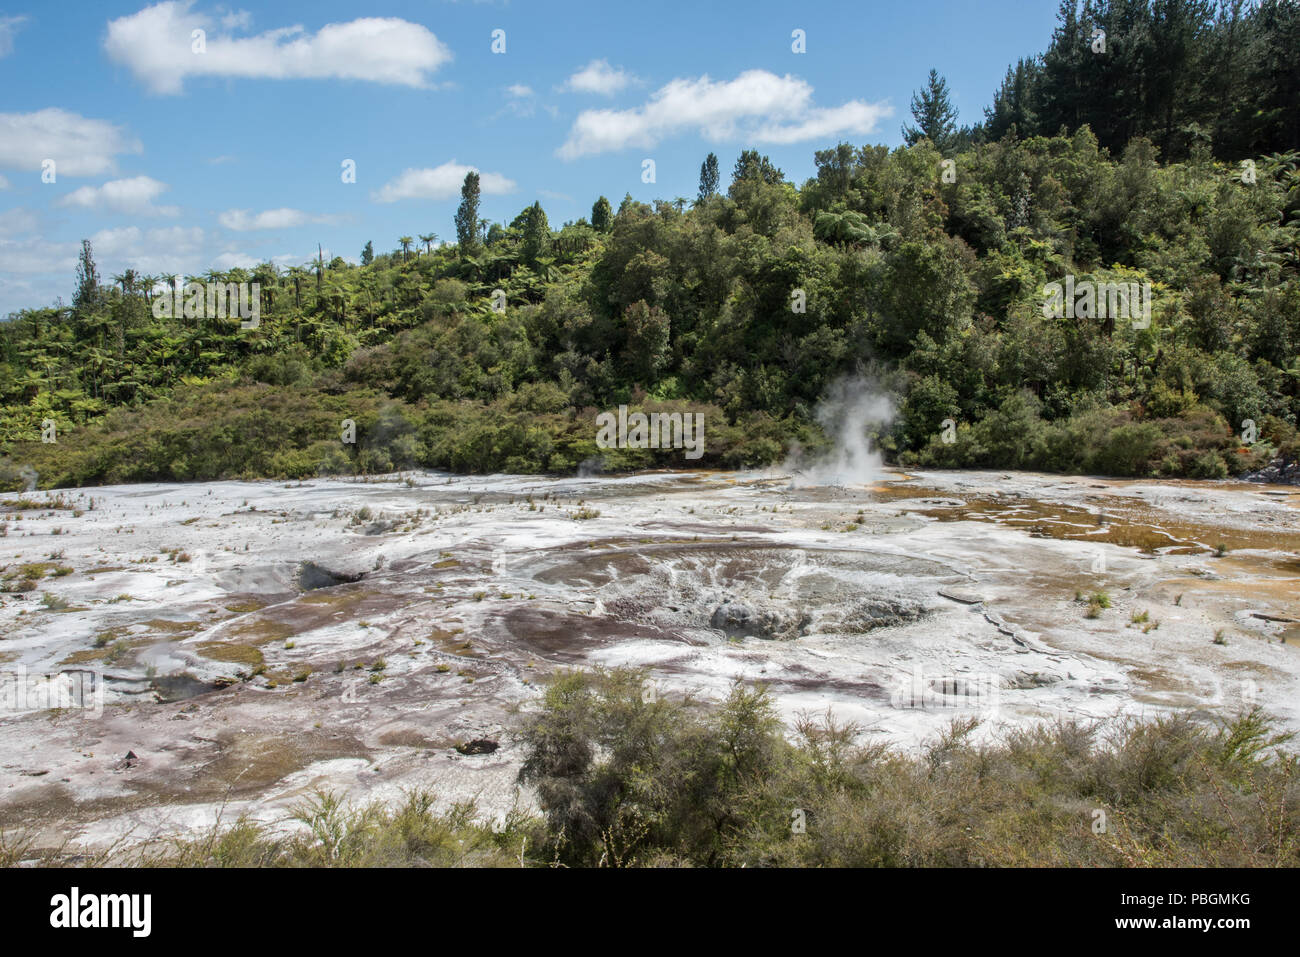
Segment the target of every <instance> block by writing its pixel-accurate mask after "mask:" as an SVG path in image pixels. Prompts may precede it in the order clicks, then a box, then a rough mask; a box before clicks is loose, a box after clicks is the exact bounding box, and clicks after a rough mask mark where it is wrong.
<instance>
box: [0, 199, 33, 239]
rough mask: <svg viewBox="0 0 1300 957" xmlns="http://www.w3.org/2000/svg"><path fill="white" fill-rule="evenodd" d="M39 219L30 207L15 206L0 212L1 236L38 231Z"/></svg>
mask: <svg viewBox="0 0 1300 957" xmlns="http://www.w3.org/2000/svg"><path fill="white" fill-rule="evenodd" d="M37 225H38V220H37V218H36V214H35V213H34V212H32V211H31V210H30V209H24V208H23V207H22V206H15V207H14V208H13V209H6V210H5V211H4V212H3V213H0V236H21V235H22V234H23V233H31V232H35V231H36V227H37Z"/></svg>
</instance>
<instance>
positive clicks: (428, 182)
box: [370, 160, 517, 203]
mask: <svg viewBox="0 0 1300 957" xmlns="http://www.w3.org/2000/svg"><path fill="white" fill-rule="evenodd" d="M470 170H473V171H474V172H476V173H478V174H479V190H480V191H481V192H482V193H483V194H485V195H487V196H503V195H505V194H506V193H513V192H514V191H515V187H516V185H517V184H516V183H515V181H514V180H512V179H507V178H506V177H504V176H502V175H501V174H500V173H484V172H482V171H480V170H479V169H477V168H476V167H473V166H461V165H460V164H459V163H457V162H456V161H455V160H448V161H447V162H446V163H443V164H442V165H441V166H436V167H434V168H433V169H407V170H403V171H402V174H401V175H400V176H398V177H397V178H396V179H393V180H390V181H389V182H387V183H385V184H384V185H383V187H382V188H381V189H379V190H378V192H375V193H372V194H371V196H370V198H371V199H373V200H374V201H375V202H377V203H395V202H397V201H398V200H401V199H451V198H452V197H453V196H459V195H460V188H461V186H462V184H464V182H465V174H466V173H468V172H470Z"/></svg>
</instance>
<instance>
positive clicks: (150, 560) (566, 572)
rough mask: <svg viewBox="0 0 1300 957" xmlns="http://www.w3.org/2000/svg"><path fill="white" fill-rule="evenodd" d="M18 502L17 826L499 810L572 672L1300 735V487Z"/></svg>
mask: <svg viewBox="0 0 1300 957" xmlns="http://www.w3.org/2000/svg"><path fill="white" fill-rule="evenodd" d="M0 522H3V528H2V529H0V531H2V532H3V535H4V537H3V538H0V565H3V566H4V567H3V571H0V576H2V577H3V578H4V583H3V585H4V591H5V593H4V594H3V595H0V679H3V680H2V681H0V828H3V829H5V830H6V831H10V832H12V831H15V830H19V831H24V832H27V833H29V834H32V835H34V836H35V837H36V838H37V841H38V843H39V844H41V845H44V846H62V845H65V844H72V845H83V844H84V845H88V846H104V845H106V844H109V843H111V842H113V841H120V840H124V839H125V840H130V841H136V840H145V839H150V838H156V837H162V836H168V835H175V834H185V833H192V832H193V831H195V830H197V829H200V828H204V827H207V826H209V825H210V824H211V823H212V822H213V821H215V820H218V819H222V820H231V819H233V818H234V817H236V816H238V815H240V814H249V815H251V816H254V817H257V818H259V819H262V820H265V821H283V820H284V819H285V817H286V811H287V809H288V808H290V807H292V806H293V805H294V804H295V803H297V802H298V801H300V800H301V799H302V798H303V797H305V796H307V795H308V794H310V793H311V792H312V791H313V790H314V789H317V788H322V787H324V788H330V789H334V790H336V791H339V792H342V793H345V794H346V795H347V796H348V797H350V798H351V799H353V800H354V801H365V800H371V799H389V798H393V797H396V796H397V795H399V794H400V793H401V792H402V791H403V790H404V789H409V788H413V787H426V788H430V789H432V790H434V791H435V792H436V793H437V794H438V795H439V797H440V799H441V800H443V801H444V802H451V801H456V800H468V799H473V800H475V801H477V802H478V804H479V806H480V807H481V808H482V809H483V810H484V811H485V812H488V813H492V814H502V813H504V812H506V811H507V810H509V808H510V807H511V806H512V805H514V804H516V803H518V804H521V805H528V804H529V802H530V801H531V796H530V795H529V794H528V793H526V792H520V791H518V790H517V789H516V787H515V783H514V779H515V773H516V771H517V768H518V765H519V761H520V754H519V749H518V746H517V744H515V743H514V742H513V741H512V740H511V737H510V735H509V733H508V729H509V727H510V726H511V724H512V722H513V720H514V712H515V710H516V709H517V708H519V707H521V706H522V707H530V706H531V705H532V704H533V703H534V702H535V699H536V697H537V695H538V693H539V686H540V685H541V684H542V683H543V682H544V681H545V680H546V676H547V675H548V674H550V673H552V672H554V671H555V670H556V669H561V668H571V667H590V666H593V665H638V666H643V667H646V668H648V669H649V672H650V674H651V675H652V679H651V682H650V684H649V685H648V686H647V693H648V694H649V693H655V694H672V693H680V692H684V691H688V690H690V691H694V692H696V693H697V694H700V695H704V696H706V697H718V696H721V695H723V694H725V693H726V690H727V688H728V687H729V685H730V683H731V682H732V681H734V680H736V679H737V678H739V679H742V680H746V681H763V682H766V683H767V684H768V685H769V686H770V687H771V689H772V691H773V693H774V695H775V696H776V699H777V702H778V704H779V706H780V708H781V710H782V712H783V714H785V715H786V716H787V718H789V719H793V718H795V717H796V716H797V715H798V714H799V713H800V712H825V711H826V710H827V709H830V710H832V711H833V712H835V713H836V714H837V715H838V716H839V717H840V718H842V719H846V720H852V721H855V722H857V724H858V725H859V726H860V727H861V729H862V734H863V737H864V739H865V740H888V741H891V742H894V743H896V744H899V745H901V746H905V747H907V746H914V745H916V744H917V743H918V742H920V741H921V740H923V739H925V738H926V737H927V736H929V735H932V734H933V733H935V731H936V730H937V729H939V728H940V727H941V726H943V725H945V724H946V723H947V722H948V721H950V720H951V719H952V718H953V717H954V716H958V715H966V714H972V715H977V716H980V717H982V718H984V719H985V725H984V728H985V733H987V734H995V733H996V732H997V730H998V729H999V728H1002V727H1006V726H1010V725H1020V724H1025V723H1030V722H1034V721H1038V720H1042V719H1044V718H1053V717H1066V716H1075V717H1083V718H1096V719H1104V718H1108V717H1111V716H1115V715H1119V714H1134V715H1143V714H1146V715H1150V714H1154V713H1158V712H1161V711H1165V710H1169V709H1191V710H1194V711H1196V712H1198V713H1201V714H1203V715H1204V716H1206V717H1207V718H1210V717H1212V716H1214V715H1216V714H1226V713H1232V712H1235V711H1237V710H1239V709H1240V708H1243V707H1249V706H1251V705H1253V704H1259V705H1260V706H1262V707H1264V708H1265V709H1266V710H1268V711H1269V712H1271V713H1272V714H1274V715H1275V716H1276V717H1277V718H1278V720H1279V721H1280V723H1281V724H1283V725H1285V726H1286V727H1289V728H1291V729H1294V730H1300V704H1298V701H1300V699H1297V694H1296V692H1297V690H1298V678H1300V647H1297V645H1298V644H1300V587H1298V586H1300V490H1293V489H1290V488H1280V487H1272V486H1267V485H1259V484H1247V483H1242V482H1160V483H1151V482H1121V481H1105V480H1099V479H1091V478H1067V477H1061V476H1045V475H1034V474H1023V473H976V472H928V473H923V474H910V475H905V474H901V473H892V472H887V473H885V474H884V475H883V476H881V477H880V479H879V480H878V481H876V482H873V483H872V484H867V485H851V486H848V487H842V488H825V487H813V488H796V487H794V485H793V484H792V483H791V481H790V478H789V477H788V476H782V475H772V474H731V473H650V474H641V475H636V476H631V477H623V478H602V477H595V478H586V479H564V480H545V479H536V478H521V477H509V476H494V477H488V478H482V477H477V478H465V477H456V478H453V477H449V476H446V475H433V474H418V475H412V476H408V477H401V478H390V479H387V480H384V481H360V480H358V481H337V480H320V481H311V482H304V483H292V484H283V483H273V482H258V483H243V482H226V483H218V484H212V485H147V486H124V487H116V488H100V489H85V490H74V491H69V492H64V493H53V494H48V493H27V494H26V495H25V496H14V497H13V498H11V499H8V500H5V501H4V502H3V503H0ZM60 675H61V676H62V677H61V678H57V679H55V680H58V681H62V682H63V683H64V684H65V685H72V686H73V687H74V691H73V693H72V698H71V699H68V700H57V698H50V697H49V695H50V694H52V693H53V692H52V690H51V689H52V688H55V687H57V686H52V685H51V684H50V681H51V679H50V678H49V676H60ZM99 689H102V698H101V697H100V696H99V694H98V693H97V692H98V691H99ZM65 690H66V689H65ZM42 694H45V695H46V698H45V700H41V695H42ZM50 704H63V705H65V706H64V707H56V708H51V707H49V705H50Z"/></svg>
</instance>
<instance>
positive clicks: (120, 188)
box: [58, 176, 180, 216]
mask: <svg viewBox="0 0 1300 957" xmlns="http://www.w3.org/2000/svg"><path fill="white" fill-rule="evenodd" d="M168 188H169V187H168V186H167V184H166V183H160V182H158V180H156V179H153V178H152V177H149V176H134V177H132V178H131V179H114V180H110V181H109V182H107V183H105V184H104V185H103V186H83V187H81V188H80V189H77V190H73V191H72V192H71V193H69V194H68V195H67V196H64V197H63V198H62V199H61V200H59V202H58V205H59V206H80V207H82V208H83V209H106V210H112V211H113V212H116V213H130V214H132V215H135V216H177V215H179V214H180V208H179V207H176V206H155V205H154V204H153V201H154V200H155V199H157V198H158V197H159V196H160V195H162V194H163V193H164V192H165V191H166V190H167V189H168Z"/></svg>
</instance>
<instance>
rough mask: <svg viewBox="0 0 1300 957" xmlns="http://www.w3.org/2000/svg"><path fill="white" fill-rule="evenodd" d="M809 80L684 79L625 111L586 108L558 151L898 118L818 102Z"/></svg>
mask: <svg viewBox="0 0 1300 957" xmlns="http://www.w3.org/2000/svg"><path fill="white" fill-rule="evenodd" d="M812 95H813V88H812V86H811V85H810V84H808V83H807V82H805V81H804V80H800V79H796V78H795V77H792V76H790V75H789V74H786V75H785V76H777V75H776V74H774V73H769V72H768V71H766V70H747V71H745V72H744V73H742V74H740V75H739V76H738V77H736V78H735V79H734V80H724V81H716V80H712V79H710V78H709V77H708V76H707V75H706V76H701V77H699V78H694V79H691V78H684V79H677V80H673V81H672V82H671V83H669V84H667V85H666V86H664V87H661V88H660V89H659V90H656V91H655V92H654V93H653V94H651V96H650V99H649V100H648V101H647V102H646V103H645V104H644V105H642V106H638V107H634V108H632V109H627V110H584V111H583V112H582V113H580V114H579V115H578V117H577V119H576V120H574V122H573V127H572V128H571V129H570V130H569V137H568V139H567V140H565V142H564V145H562V146H561V147H560V149H559V150H558V151H557V153H558V155H559V156H560V157H562V158H564V159H575V158H577V157H579V156H586V155H590V154H594V153H607V152H611V151H613V150H621V149H627V148H630V147H640V148H649V147H652V146H654V145H655V144H657V143H659V142H660V141H661V140H662V139H664V138H665V137H668V136H673V135H676V134H679V133H682V132H686V131H689V130H697V131H698V132H699V134H700V135H701V136H703V137H705V138H706V139H710V140H716V141H724V140H739V139H743V140H745V141H746V142H748V143H755V144H757V143H780V144H784V143H795V142H799V141H802V140H808V139H817V138H825V137H828V136H836V135H842V134H846V133H852V134H857V135H865V134H868V133H873V132H875V130H876V128H877V126H878V125H879V122H880V120H881V119H883V118H885V117H888V116H892V115H893V108H892V107H890V106H889V105H888V104H887V103H883V102H882V103H865V102H863V101H861V100H850V101H849V102H847V103H844V104H842V105H841V106H836V107H829V108H828V107H818V106H815V105H814V104H813V101H812Z"/></svg>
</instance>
